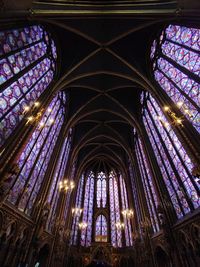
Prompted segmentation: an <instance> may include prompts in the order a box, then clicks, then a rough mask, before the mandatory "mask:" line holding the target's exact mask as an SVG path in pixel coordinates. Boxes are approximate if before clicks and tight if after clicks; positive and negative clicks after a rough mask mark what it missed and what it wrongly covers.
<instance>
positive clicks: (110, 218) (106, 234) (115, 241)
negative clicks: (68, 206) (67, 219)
mask: <svg viewBox="0 0 200 267" xmlns="http://www.w3.org/2000/svg"><path fill="white" fill-rule="evenodd" d="M82 179H83V178H82ZM121 183H122V190H120V188H119V185H120V181H119V177H118V176H117V175H116V172H115V171H114V170H111V171H110V172H109V173H108V174H107V173H106V172H104V171H96V172H93V171H90V172H89V174H88V175H86V181H85V189H84V190H83V192H84V194H83V197H82V191H81V190H82V189H81V188H82V187H83V181H82V180H80V182H79V189H78V191H77V195H76V206H75V208H80V207H83V213H82V216H81V215H80V214H79V215H78V216H75V215H74V216H73V223H72V238H71V243H72V244H74V245H77V233H78V226H81V225H80V223H84V224H85V225H87V226H86V227H84V228H83V229H81V245H82V246H90V245H91V242H92V240H93V241H96V242H108V241H109V242H110V240H111V243H112V246H113V247H122V238H123V235H122V231H123V230H122V229H120V228H118V227H117V224H119V223H120V222H122V223H123V220H124V221H125V224H126V227H125V231H126V236H125V238H126V239H127V241H126V246H131V245H132V229H131V219H130V218H123V216H122V214H121V209H122V207H121V204H120V201H122V200H121V199H122V198H123V201H124V202H123V203H124V206H123V208H124V209H129V205H128V195H127V191H126V186H125V182H124V179H123V178H122V176H121ZM75 208H74V209H75ZM95 217H96V218H97V219H96V221H94V222H93V220H94V218H95ZM108 225H110V228H109V229H110V230H109V231H108Z"/></svg>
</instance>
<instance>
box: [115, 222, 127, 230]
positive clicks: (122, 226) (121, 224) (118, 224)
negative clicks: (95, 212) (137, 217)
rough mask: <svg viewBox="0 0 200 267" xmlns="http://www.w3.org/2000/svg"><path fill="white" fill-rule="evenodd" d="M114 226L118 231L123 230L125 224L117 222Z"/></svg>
mask: <svg viewBox="0 0 200 267" xmlns="http://www.w3.org/2000/svg"><path fill="white" fill-rule="evenodd" d="M115 226H116V228H117V229H118V230H122V229H124V227H125V224H124V223H123V222H117V223H116V224H115Z"/></svg>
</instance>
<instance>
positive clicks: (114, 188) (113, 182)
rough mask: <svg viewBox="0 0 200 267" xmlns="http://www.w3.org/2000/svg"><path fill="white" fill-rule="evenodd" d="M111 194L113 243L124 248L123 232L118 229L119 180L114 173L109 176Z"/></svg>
mask: <svg viewBox="0 0 200 267" xmlns="http://www.w3.org/2000/svg"><path fill="white" fill-rule="evenodd" d="M109 194H110V222H111V242H112V245H113V246H114V247H121V246H122V232H121V230H120V229H117V228H116V223H118V222H120V206H119V190H118V184H117V178H116V175H115V173H114V172H113V171H111V172H110V174H109Z"/></svg>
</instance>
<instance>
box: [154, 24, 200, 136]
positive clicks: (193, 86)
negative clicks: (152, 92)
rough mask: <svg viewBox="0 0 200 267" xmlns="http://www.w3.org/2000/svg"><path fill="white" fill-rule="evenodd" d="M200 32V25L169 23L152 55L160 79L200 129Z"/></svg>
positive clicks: (170, 94)
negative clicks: (195, 26) (190, 26)
mask: <svg viewBox="0 0 200 267" xmlns="http://www.w3.org/2000/svg"><path fill="white" fill-rule="evenodd" d="M199 36H200V29H194V28H188V27H184V26H178V25H169V26H168V27H167V28H166V30H165V37H164V38H160V41H159V45H160V47H159V48H158V46H157V47H156V45H155V44H156V41H155V42H154V43H153V45H152V50H151V59H152V63H153V69H154V76H155V79H156V81H157V82H158V84H159V85H160V86H161V87H162V88H163V90H164V91H165V92H166V93H167V94H168V95H169V97H170V98H171V99H172V100H173V101H174V103H175V104H176V105H177V106H178V108H180V110H181V111H182V113H183V114H184V116H185V117H186V118H187V119H188V120H189V121H190V122H191V123H192V125H193V126H194V128H195V129H196V130H197V131H198V132H199V133H200V109H199V106H200V84H199V82H198V77H199V75H200V54H199V51H200V45H199ZM157 49H160V50H161V51H162V52H161V53H160V54H159V53H157ZM192 75H193V76H192ZM194 75H196V78H195V76H194Z"/></svg>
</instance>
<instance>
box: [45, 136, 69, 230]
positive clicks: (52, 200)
mask: <svg viewBox="0 0 200 267" xmlns="http://www.w3.org/2000/svg"><path fill="white" fill-rule="evenodd" d="M70 147H71V136H70V134H69V137H67V138H65V140H64V143H63V146H62V150H61V153H60V156H59V159H58V162H57V165H56V168H55V172H54V176H53V181H52V184H51V189H50V192H49V195H48V199H47V201H48V203H49V204H50V207H51V210H50V214H49V218H48V222H47V229H48V230H49V231H51V230H52V228H53V226H54V224H55V219H56V207H57V203H58V198H59V195H60V192H59V182H60V181H61V180H62V179H63V177H64V173H65V168H66V165H67V160H68V156H69V151H70Z"/></svg>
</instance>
